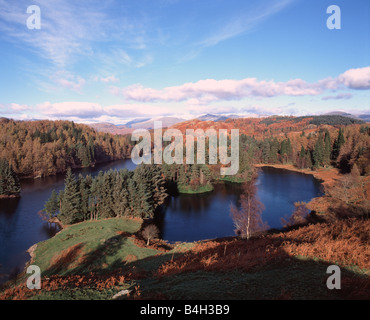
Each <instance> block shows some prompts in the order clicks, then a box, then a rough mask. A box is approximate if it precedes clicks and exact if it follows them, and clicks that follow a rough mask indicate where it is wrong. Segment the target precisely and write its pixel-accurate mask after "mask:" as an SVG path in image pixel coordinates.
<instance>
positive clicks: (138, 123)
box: [90, 111, 370, 134]
mask: <svg viewBox="0 0 370 320" xmlns="http://www.w3.org/2000/svg"><path fill="white" fill-rule="evenodd" d="M325 115H328V116H342V117H346V118H352V119H356V120H362V121H364V122H370V114H360V115H353V114H350V113H347V112H342V111H333V112H329V113H326V114H324V115H323V116H325ZM243 118H249V117H248V116H241V115H235V114H217V115H215V114H209V113H208V114H205V115H202V116H199V117H197V118H195V119H192V120H186V119H182V118H176V117H160V118H142V119H134V120H131V121H129V122H127V123H125V124H121V125H115V124H112V123H107V122H104V123H95V124H90V127H92V128H94V129H95V130H97V131H101V132H107V133H112V134H129V133H132V132H133V131H134V130H136V129H146V130H151V129H154V122H155V121H161V122H162V127H163V128H169V127H172V126H176V125H177V124H181V123H182V122H185V123H189V121H201V122H207V121H212V122H215V123H221V122H224V121H225V120H227V119H243ZM262 118H265V117H262ZM298 118H302V117H298Z"/></svg>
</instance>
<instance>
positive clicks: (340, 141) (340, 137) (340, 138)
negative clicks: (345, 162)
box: [332, 128, 345, 160]
mask: <svg viewBox="0 0 370 320" xmlns="http://www.w3.org/2000/svg"><path fill="white" fill-rule="evenodd" d="M344 142H345V139H344V135H343V130H342V128H340V129H339V132H338V137H337V139H336V140H335V142H334V146H333V152H332V159H333V160H337V158H338V156H339V153H340V149H341V148H342V146H343V145H344Z"/></svg>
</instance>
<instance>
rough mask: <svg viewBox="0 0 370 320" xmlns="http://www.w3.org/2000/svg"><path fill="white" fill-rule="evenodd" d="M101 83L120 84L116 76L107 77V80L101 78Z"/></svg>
mask: <svg viewBox="0 0 370 320" xmlns="http://www.w3.org/2000/svg"><path fill="white" fill-rule="evenodd" d="M100 81H101V82H104V83H109V82H113V83H115V82H118V81H119V79H117V78H116V76H115V75H111V76H109V77H106V78H100Z"/></svg>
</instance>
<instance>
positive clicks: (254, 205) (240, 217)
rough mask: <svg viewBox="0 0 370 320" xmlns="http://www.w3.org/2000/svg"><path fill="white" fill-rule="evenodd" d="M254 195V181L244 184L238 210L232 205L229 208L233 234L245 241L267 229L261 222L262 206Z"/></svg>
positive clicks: (255, 189) (255, 190)
mask: <svg viewBox="0 0 370 320" xmlns="http://www.w3.org/2000/svg"><path fill="white" fill-rule="evenodd" d="M256 193H257V188H256V185H255V180H254V179H253V180H252V181H249V182H246V183H245V184H244V193H243V194H242V195H241V197H240V209H238V208H237V207H236V206H235V205H233V204H232V205H231V207H230V214H231V217H232V219H233V222H234V226H235V233H236V234H237V235H239V236H241V237H242V238H244V239H247V240H248V239H250V237H251V236H252V235H253V234H255V233H256V232H260V231H264V230H266V229H267V228H268V225H267V224H266V223H264V222H263V220H262V211H263V209H264V205H263V203H262V202H260V201H259V199H258V197H257V194H256Z"/></svg>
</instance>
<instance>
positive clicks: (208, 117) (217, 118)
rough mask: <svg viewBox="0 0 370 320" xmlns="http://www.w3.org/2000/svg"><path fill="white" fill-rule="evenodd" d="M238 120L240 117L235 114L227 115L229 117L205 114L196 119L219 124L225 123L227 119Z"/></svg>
mask: <svg viewBox="0 0 370 320" xmlns="http://www.w3.org/2000/svg"><path fill="white" fill-rule="evenodd" d="M237 118H240V116H238V115H235V114H229V115H223V114H218V115H215V114H209V113H208V114H205V115H203V116H200V117H198V118H197V119H198V120H200V121H213V122H220V121H225V120H227V119H237Z"/></svg>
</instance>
